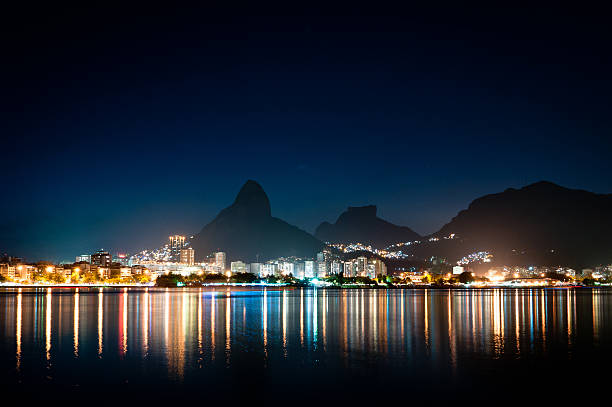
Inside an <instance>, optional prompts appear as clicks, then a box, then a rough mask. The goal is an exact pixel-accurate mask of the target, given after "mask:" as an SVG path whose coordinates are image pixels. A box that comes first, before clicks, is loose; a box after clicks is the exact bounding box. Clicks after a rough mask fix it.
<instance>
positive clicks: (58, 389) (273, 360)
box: [0, 288, 612, 405]
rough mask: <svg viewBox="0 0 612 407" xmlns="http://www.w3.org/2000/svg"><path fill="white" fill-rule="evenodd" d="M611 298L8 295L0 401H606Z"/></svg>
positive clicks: (530, 292) (330, 292)
mask: <svg viewBox="0 0 612 407" xmlns="http://www.w3.org/2000/svg"><path fill="white" fill-rule="evenodd" d="M611 293H612V291H608V290H605V289H592V290H591V289H578V290H574V289H490V290H484V289H483V290H368V289H364V290H358V289H355V290H334V289H318V290H317V289H250V290H248V289H225V288H222V289H216V290H213V289H148V290H146V289H142V288H139V289H109V288H105V289H103V290H100V289H98V288H95V289H94V288H91V289H83V288H81V289H78V290H76V289H67V288H66V289H60V288H53V289H34V288H33V289H26V288H23V289H7V288H5V289H1V290H0V369H1V370H0V371H1V372H2V373H1V376H0V380H1V384H0V390H1V391H2V392H3V393H4V394H11V395H16V394H17V395H19V397H20V398H22V399H23V400H26V399H32V398H33V399H41V400H51V399H66V400H76V401H83V400H91V401H102V400H104V401H107V400H112V399H115V398H117V399H119V400H123V401H126V400H162V399H186V400H202V401H211V402H212V401H222V402H230V403H232V404H234V403H235V402H261V401H265V402H266V403H268V404H283V405H286V404H301V403H304V402H317V403H320V404H321V403H322V404H328V403H334V404H337V402H360V401H377V402H382V401H385V402H386V401H409V400H415V399H429V400H436V401H440V400H444V399H465V400H473V401H487V400H497V401H507V400H510V399H514V398H516V399H522V398H526V397H528V398H529V399H531V400H534V399H537V400H564V401H566V400H568V399H580V400H585V399H589V398H591V397H595V396H596V392H597V391H598V389H600V388H601V390H602V391H604V392H607V388H606V387H605V386H607V385H608V383H609V379H610V375H609V373H607V372H608V371H609V369H610V367H609V366H610V362H611V361H612V356H611V352H610V351H611V350H612V341H611V340H612V319H611V318H610V315H611V314H610V311H612V302H611V296H610V294H611ZM600 371H603V372H604V373H599V372H600Z"/></svg>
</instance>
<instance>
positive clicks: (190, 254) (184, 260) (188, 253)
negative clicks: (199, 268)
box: [180, 247, 195, 266]
mask: <svg viewBox="0 0 612 407" xmlns="http://www.w3.org/2000/svg"><path fill="white" fill-rule="evenodd" d="M180 263H181V264H186V265H187V266H193V265H194V264H195V251H194V250H193V248H192V247H188V248H186V249H181V254H180Z"/></svg>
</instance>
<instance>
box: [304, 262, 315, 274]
mask: <svg viewBox="0 0 612 407" xmlns="http://www.w3.org/2000/svg"><path fill="white" fill-rule="evenodd" d="M304 277H305V278H314V277H315V262H314V261H312V260H306V261H305V262H304Z"/></svg>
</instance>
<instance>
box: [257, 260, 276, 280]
mask: <svg viewBox="0 0 612 407" xmlns="http://www.w3.org/2000/svg"><path fill="white" fill-rule="evenodd" d="M277 271H278V264H275V263H265V264H262V265H261V269H260V272H259V275H260V276H261V277H268V276H273V275H275V274H276V272H277Z"/></svg>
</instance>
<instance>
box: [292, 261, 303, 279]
mask: <svg viewBox="0 0 612 407" xmlns="http://www.w3.org/2000/svg"><path fill="white" fill-rule="evenodd" d="M304 270H305V264H304V262H303V261H301V262H299V263H295V266H294V267H293V277H295V278H297V279H300V280H303V279H304Z"/></svg>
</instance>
